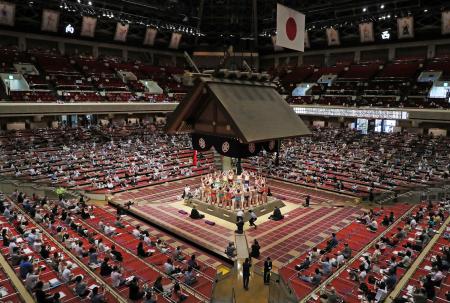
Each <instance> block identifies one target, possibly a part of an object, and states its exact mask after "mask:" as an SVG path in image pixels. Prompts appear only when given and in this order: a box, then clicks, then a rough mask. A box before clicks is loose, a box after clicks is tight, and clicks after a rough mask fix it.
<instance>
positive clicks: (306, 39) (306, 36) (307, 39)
mask: <svg viewBox="0 0 450 303" xmlns="http://www.w3.org/2000/svg"><path fill="white" fill-rule="evenodd" d="M310 47H311V44H310V43H309V34H308V31H305V48H310Z"/></svg>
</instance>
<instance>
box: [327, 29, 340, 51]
mask: <svg viewBox="0 0 450 303" xmlns="http://www.w3.org/2000/svg"><path fill="white" fill-rule="evenodd" d="M327 41H328V45H329V46H333V45H339V44H341V41H340V39H339V32H338V31H337V29H335V28H332V27H330V28H327Z"/></svg>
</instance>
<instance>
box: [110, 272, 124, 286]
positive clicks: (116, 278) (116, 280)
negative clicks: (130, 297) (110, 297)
mask: <svg viewBox="0 0 450 303" xmlns="http://www.w3.org/2000/svg"><path fill="white" fill-rule="evenodd" d="M111 281H112V286H113V287H119V285H120V283H121V282H122V274H121V273H120V272H119V271H113V272H112V273H111Z"/></svg>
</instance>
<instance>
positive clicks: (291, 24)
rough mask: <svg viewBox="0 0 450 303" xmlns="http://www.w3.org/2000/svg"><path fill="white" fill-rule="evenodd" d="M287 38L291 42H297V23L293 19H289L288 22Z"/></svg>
mask: <svg viewBox="0 0 450 303" xmlns="http://www.w3.org/2000/svg"><path fill="white" fill-rule="evenodd" d="M286 36H287V37H288V39H289V40H291V41H293V40H295V37H296V36H297V23H296V22H295V19H294V18H292V17H289V19H287V21H286Z"/></svg>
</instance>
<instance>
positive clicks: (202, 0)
mask: <svg viewBox="0 0 450 303" xmlns="http://www.w3.org/2000/svg"><path fill="white" fill-rule="evenodd" d="M204 6H205V0H200V6H199V8H198V21H197V32H200V27H201V26H202V19H203V7H204ZM198 38H199V36H198V35H197V36H195V41H194V44H195V46H197V45H198Z"/></svg>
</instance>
